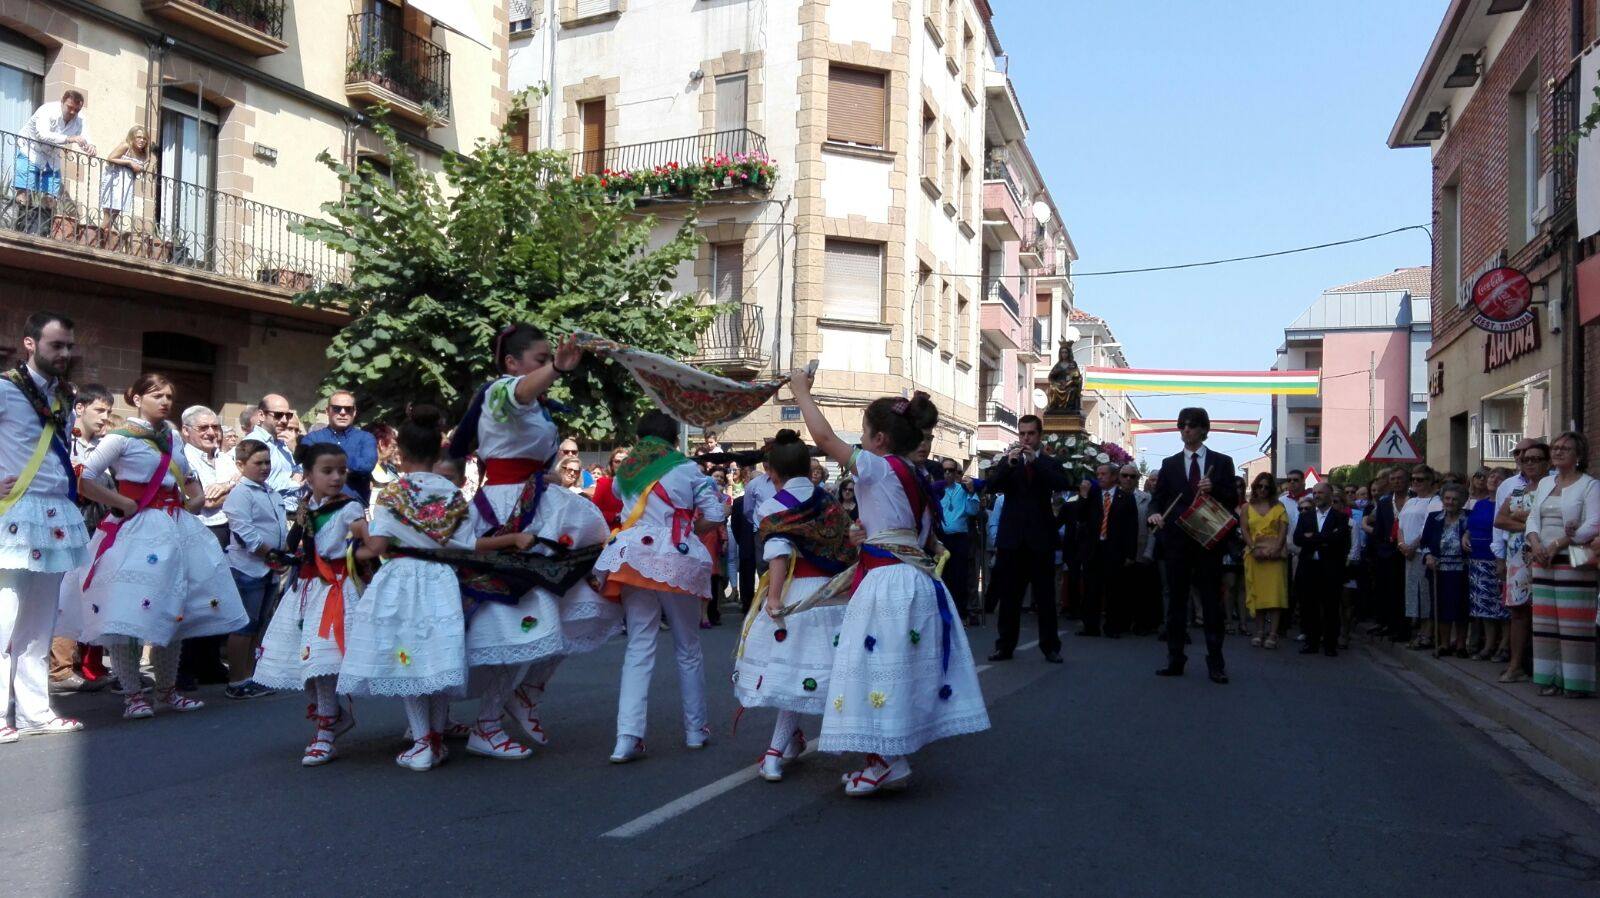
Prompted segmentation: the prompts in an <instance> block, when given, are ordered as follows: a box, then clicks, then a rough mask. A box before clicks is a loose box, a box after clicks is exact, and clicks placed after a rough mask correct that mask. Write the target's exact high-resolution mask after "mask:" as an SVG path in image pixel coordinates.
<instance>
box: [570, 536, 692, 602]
mask: <svg viewBox="0 0 1600 898" xmlns="http://www.w3.org/2000/svg"><path fill="white" fill-rule="evenodd" d="M683 547H684V549H685V550H686V551H683V552H680V551H678V547H677V546H675V545H674V544H673V542H672V530H671V528H668V527H657V526H655V525H652V524H643V523H641V524H636V525H634V526H633V527H630V528H629V529H627V530H624V531H622V532H621V533H618V534H617V535H616V536H615V537H613V538H612V540H611V542H609V543H607V544H606V550H605V551H604V552H601V553H600V560H599V561H597V562H595V565H594V569H595V570H597V571H606V572H608V573H615V572H616V571H617V570H619V569H621V567H622V566H623V565H624V564H626V565H627V566H629V567H631V568H633V569H634V570H635V571H636V572H638V573H639V574H640V575H642V576H645V577H649V578H650V579H651V580H654V581H656V582H657V583H665V584H666V585H668V586H670V587H672V588H674V589H677V590H679V591H681V592H685V593H688V594H689V595H692V596H698V597H699V598H702V599H705V598H710V597H711V553H710V552H709V551H708V550H707V549H706V544H705V543H703V542H701V541H700V537H698V536H696V535H694V532H693V531H692V530H691V531H690V532H689V533H687V534H685V535H684V539H683Z"/></svg>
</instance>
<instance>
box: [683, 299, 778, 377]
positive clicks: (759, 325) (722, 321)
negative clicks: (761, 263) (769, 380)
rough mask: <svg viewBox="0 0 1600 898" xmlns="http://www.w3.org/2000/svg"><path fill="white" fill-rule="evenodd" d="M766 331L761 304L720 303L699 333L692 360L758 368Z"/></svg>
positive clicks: (761, 360)
mask: <svg viewBox="0 0 1600 898" xmlns="http://www.w3.org/2000/svg"><path fill="white" fill-rule="evenodd" d="M765 334H766V326H765V322H764V320H763V318H762V314H761V306H759V305H756V304H754V303H729V304H727V305H724V306H722V307H720V309H719V311H718V312H717V317H716V318H714V319H712V321H711V326H710V327H708V328H706V330H705V333H702V334H701V335H700V340H699V347H698V348H697V350H696V352H695V358H694V361H696V362H697V363H701V364H706V365H711V366H716V367H732V368H749V369H753V370H759V369H760V368H761V366H762V365H764V364H766V361H767V357H766V354H765V353H764V351H763V346H764V345H765V343H764V341H763V337H764V336H765Z"/></svg>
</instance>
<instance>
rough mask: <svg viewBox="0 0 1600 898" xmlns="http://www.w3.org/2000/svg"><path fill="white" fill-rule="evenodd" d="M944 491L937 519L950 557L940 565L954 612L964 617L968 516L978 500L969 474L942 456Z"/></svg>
mask: <svg viewBox="0 0 1600 898" xmlns="http://www.w3.org/2000/svg"><path fill="white" fill-rule="evenodd" d="M939 471H940V473H941V474H942V475H943V477H944V495H942V496H940V497H939V513H940V523H941V524H942V525H943V526H944V547H945V548H946V549H949V550H950V560H949V561H946V562H945V565H944V585H945V588H946V589H948V590H949V591H950V601H952V602H954V603H955V606H956V614H957V615H958V616H960V617H962V618H964V619H966V618H969V616H970V615H971V614H972V608H971V601H972V591H971V579H972V537H971V535H970V533H969V528H971V526H972V519H973V518H974V517H975V516H976V515H977V514H978V512H979V511H981V510H982V508H981V506H982V501H981V500H980V499H979V498H978V493H977V490H975V489H974V488H973V484H972V478H970V477H962V476H961V463H960V462H957V461H954V460H952V459H948V458H947V459H945V460H944V461H943V462H941V463H940V468H939Z"/></svg>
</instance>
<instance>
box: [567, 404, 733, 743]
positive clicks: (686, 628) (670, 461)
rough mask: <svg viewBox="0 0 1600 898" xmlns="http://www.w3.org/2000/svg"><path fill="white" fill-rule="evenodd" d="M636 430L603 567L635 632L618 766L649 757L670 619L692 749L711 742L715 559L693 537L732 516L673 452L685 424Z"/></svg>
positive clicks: (652, 415)
mask: <svg viewBox="0 0 1600 898" xmlns="http://www.w3.org/2000/svg"><path fill="white" fill-rule="evenodd" d="M637 430H638V432H639V437H640V440H639V445H637V446H635V447H634V449H633V452H632V453H631V454H630V455H629V456H628V458H627V460H626V461H624V462H623V463H622V464H621V465H620V466H619V467H618V468H617V473H616V477H615V478H614V480H613V488H614V489H615V491H616V494H617V497H618V498H619V499H621V500H622V507H623V508H625V509H628V510H627V511H626V512H624V519H623V522H622V529H621V530H620V531H618V533H617V535H616V536H615V537H614V538H613V539H612V540H611V542H610V543H608V544H607V545H606V548H605V551H604V552H602V553H601V554H600V560H599V561H597V562H595V576H596V579H597V580H598V581H599V582H600V584H601V592H602V594H604V595H605V596H606V597H607V598H610V599H614V600H617V601H620V602H621V603H622V610H623V614H624V616H625V617H626V619H627V630H628V651H627V655H626V657H625V659H624V661H623V664H622V690H621V694H620V695H619V696H618V698H617V745H616V748H614V749H613V750H612V752H611V762H612V763H613V764H624V763H627V762H628V761H632V760H634V759H635V758H640V757H643V756H644V735H645V712H646V710H647V706H648V703H649V698H650V671H651V670H652V669H653V668H654V667H655V660H656V637H657V636H658V635H659V625H660V620H661V616H662V615H663V614H665V615H666V618H667V623H668V624H669V625H670V627H671V630H672V642H673V645H674V646H675V647H676V650H677V660H678V687H679V689H680V690H681V691H682V693H683V729H684V734H685V735H684V743H685V744H686V745H687V746H688V747H689V748H704V747H705V745H706V743H707V742H708V741H710V739H711V730H710V729H709V728H708V727H707V726H706V695H705V670H704V667H703V658H702V655H701V651H700V600H701V599H703V598H707V597H709V596H710V595H711V554H710V553H709V552H707V551H706V547H705V544H704V543H702V542H701V541H700V540H698V539H696V538H695V536H696V535H697V534H699V533H703V532H706V531H708V530H713V529H716V528H717V527H721V526H722V523H723V520H724V518H725V516H726V512H725V511H724V509H723V505H722V502H720V501H719V500H718V498H717V490H716V485H715V484H714V483H712V481H711V478H710V477H707V476H706V475H705V474H703V473H701V471H700V466H699V465H696V464H695V463H694V462H692V461H690V460H688V459H687V458H685V457H684V456H683V454H682V453H680V452H678V451H677V450H676V449H674V448H673V447H674V446H675V445H677V442H678V422H677V421H675V420H673V419H672V418H671V417H670V416H668V415H667V414H666V413H664V412H660V411H651V412H646V413H645V414H644V415H643V416H642V417H641V418H640V419H639V424H638V427H637ZM697 510H698V511H699V512H700V517H699V518H696V516H695V512H696V511H697Z"/></svg>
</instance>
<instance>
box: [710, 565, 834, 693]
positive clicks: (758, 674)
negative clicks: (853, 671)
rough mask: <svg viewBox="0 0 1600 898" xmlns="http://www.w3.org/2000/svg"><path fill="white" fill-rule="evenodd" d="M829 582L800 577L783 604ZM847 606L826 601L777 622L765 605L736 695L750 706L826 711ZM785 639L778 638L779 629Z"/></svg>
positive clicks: (738, 668) (739, 670) (750, 635)
mask: <svg viewBox="0 0 1600 898" xmlns="http://www.w3.org/2000/svg"><path fill="white" fill-rule="evenodd" d="M827 582H828V580H827V578H825V577H804V578H801V579H799V580H795V581H794V582H793V583H792V584H791V585H790V587H789V592H788V594H787V595H785V596H784V604H790V603H793V602H798V601H801V600H802V599H804V598H806V597H807V596H809V595H811V594H812V593H814V592H816V591H817V590H819V589H821V588H822V587H823V585H824V584H826V583H827ZM846 607H847V606H845V605H827V606H824V607H821V608H813V609H811V610H810V611H804V612H801V613H800V614H793V615H789V616H788V617H785V618H784V619H783V620H782V622H781V623H780V622H778V621H774V620H773V619H772V615H770V614H768V613H767V612H766V610H765V609H763V608H760V607H756V608H752V609H751V612H750V613H751V614H753V615H755V619H754V620H752V621H750V629H749V632H747V633H746V634H745V635H744V639H743V641H742V643H741V648H742V650H743V653H742V654H740V655H739V657H738V660H736V661H735V662H734V665H733V694H734V695H735V696H736V697H737V698H738V699H739V704H741V705H743V706H745V707H746V708H779V709H782V710H784V711H796V712H799V713H801V714H821V713H822V712H823V709H824V708H825V707H826V706H827V701H828V694H829V693H828V683H829V677H831V676H832V674H833V655H834V649H833V643H834V641H835V640H836V639H838V638H839V628H840V625H841V624H843V623H844V614H845V609H846ZM780 630H781V631H782V633H783V639H781V640H780V639H779V638H778V633H779V631H780Z"/></svg>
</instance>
